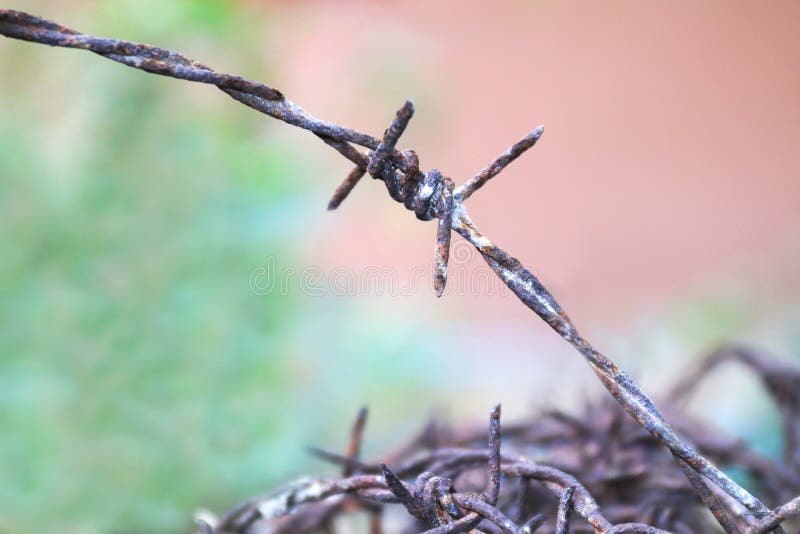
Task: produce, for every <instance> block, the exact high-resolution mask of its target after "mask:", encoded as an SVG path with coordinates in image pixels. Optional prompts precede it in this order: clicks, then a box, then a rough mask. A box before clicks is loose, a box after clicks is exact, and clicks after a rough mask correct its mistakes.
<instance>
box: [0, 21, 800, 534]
mask: <svg viewBox="0 0 800 534" xmlns="http://www.w3.org/2000/svg"><path fill="white" fill-rule="evenodd" d="M0 34H3V35H5V36H7V37H11V38H15V39H21V40H25V41H31V42H35V43H41V44H47V45H51V46H58V47H65V48H78V49H83V50H89V51H91V52H94V53H96V54H98V55H101V56H103V57H106V58H108V59H111V60H113V61H117V62H119V63H123V64H125V65H127V66H130V67H133V68H137V69H140V70H143V71H145V72H149V73H153V74H158V75H162V76H169V77H173V78H178V79H182V80H187V81H194V82H200V83H206V84H212V85H215V86H217V87H218V88H219V89H220V90H222V91H224V92H225V93H227V94H228V95H229V96H231V97H232V98H234V99H236V100H237V101H239V102H241V103H243V104H245V105H247V106H249V107H251V108H253V109H255V110H257V111H260V112H262V113H264V114H266V115H269V116H271V117H273V118H276V119H278V120H281V121H283V122H286V123H288V124H290V125H293V126H297V127H300V128H303V129H306V130H309V131H311V132H313V133H314V134H315V135H317V136H318V137H320V138H321V139H322V140H323V141H324V142H325V143H326V144H328V145H329V146H331V147H332V148H334V149H335V150H337V151H338V152H339V153H340V154H342V155H343V156H344V157H345V158H347V159H348V160H349V161H351V162H352V163H354V164H355V168H354V169H353V170H352V171H351V172H350V174H349V175H348V177H347V178H346V179H345V181H344V182H343V183H342V184H341V185H340V186H339V187H338V188H337V189H336V191H335V193H334V195H333V197H332V199H331V201H330V203H329V205H328V207H329V209H335V208H337V207H338V206H339V205H340V204H341V203H342V201H343V200H344V199H345V198H346V197H347V195H348V194H349V193H350V191H352V189H353V188H354V187H355V186H356V185H357V184H358V182H359V181H360V179H361V178H362V177H363V176H364V175H365V174H369V175H370V176H372V177H373V178H374V179H377V180H381V181H383V183H384V184H385V186H386V188H387V190H388V192H389V195H390V196H391V198H392V199H394V200H396V201H398V202H401V203H403V205H404V206H405V207H406V209H408V210H410V211H413V212H414V213H415V215H416V216H417V218H418V219H420V220H423V221H427V220H432V219H437V218H438V219H439V223H438V226H437V239H436V248H435V260H436V273H435V277H434V286H435V290H436V293H437V295H441V294H442V292H443V290H444V287H445V284H446V280H447V263H448V256H449V247H450V239H451V237H450V236H451V231H452V230H455V231H456V232H457V233H458V234H460V235H461V236H462V237H464V238H465V239H466V240H467V241H468V242H469V243H471V244H472V245H473V246H474V247H475V248H476V249H477V250H478V251H479V252H480V253H481V255H482V256H483V258H484V260H485V261H486V262H487V263H488V265H489V266H490V267H491V268H492V270H493V271H494V272H495V273H496V274H497V276H498V277H499V278H500V279H501V280H502V281H503V282H504V283H505V284H506V285H507V286H508V287H509V288H510V289H511V290H512V291H513V292H514V294H515V295H516V296H517V297H518V298H519V299H520V300H521V301H522V302H523V303H524V304H525V305H526V306H528V307H529V308H530V309H531V310H533V311H534V312H535V313H536V314H537V315H538V316H539V317H540V318H541V319H543V320H544V321H545V322H546V323H547V324H548V325H549V326H550V327H551V328H552V329H553V330H555V331H556V332H557V333H558V334H559V335H560V336H561V337H562V338H564V340H566V341H567V342H568V343H570V344H571V345H572V346H573V347H574V348H575V349H576V350H578V352H580V353H581V354H582V355H583V356H584V358H585V359H586V361H587V362H588V363H589V365H590V366H591V367H592V369H593V370H594V372H595V373H596V374H597V376H598V377H599V378H600V380H601V382H602V383H603V385H604V386H605V388H606V389H607V390H608V391H609V392H610V393H611V395H612V396H613V397H614V398H615V399H616V400H617V402H618V403H619V404H620V405H621V406H622V407H623V408H624V410H625V411H626V412H627V413H628V414H630V415H631V416H632V417H633V419H635V420H636V421H637V422H638V423H639V424H640V425H641V426H642V427H644V428H645V429H646V430H647V431H648V432H649V433H650V434H651V435H652V436H654V437H655V438H656V439H657V440H658V441H659V442H660V443H662V444H663V445H665V446H666V447H667V448H668V449H669V451H670V452H671V453H672V455H673V456H674V457H675V459H676V460H677V461H678V463H679V464H680V466H681V467H683V468H684V471H685V473H686V475H687V476H688V477H689V480H690V481H693V482H694V483H693V487H694V488H695V491H696V492H697V493H698V495H699V496H700V498H701V499H704V502H706V501H707V504H708V505H709V506H710V507H711V509H712V511H713V510H716V513H715V517H717V519H718V521H719V522H720V524H721V526H722V527H723V528H724V529H725V530H726V531H727V532H733V530H731V529H732V527H731V524H732V523H731V521H729V520H728V519H726V517H727V515H724V514H723V512H725V513H726V514H728V513H734V512H732V509H733V508H737V507H740V508H743V509H744V510H745V512H741V511H738V512H735V513H736V515H737V517H739V518H740V519H742V518H744V519H745V520H746V521H747V522H748V524H749V525H750V527H749V528H756V526H757V525H763V524H765V523H763V521H765V520H767V519H770V520H772V521H777V522H778V523H780V521H781V520H782V519H783V518H785V517H788V515H787V514H789V515H791V514H793V513H797V505H796V504H793V503H795V501H791V502H789V503H787V504H786V505H784V506H783V507H779V508H776V509H775V510H770V509H768V508H767V507H766V506H765V505H764V504H763V503H762V502H761V501H759V500H758V499H757V498H756V497H754V496H753V495H752V494H750V493H749V492H748V491H747V490H745V489H744V488H743V487H742V486H740V485H739V484H737V483H736V482H735V481H733V480H732V479H731V478H730V477H728V476H727V475H726V474H725V473H724V472H723V471H721V470H720V469H719V468H718V467H717V466H715V465H714V464H713V463H712V462H710V461H709V460H708V459H707V458H706V457H705V456H704V455H702V454H701V453H700V452H698V450H697V449H696V448H695V447H693V446H692V445H691V444H690V443H689V442H687V441H686V440H684V439H682V438H681V437H680V436H679V435H678V433H676V432H675V430H674V429H673V428H672V426H671V425H670V424H669V423H668V422H667V420H666V419H665V418H664V416H663V415H662V414H661V412H660V411H659V410H658V408H657V407H656V405H655V403H654V402H653V401H652V400H651V399H650V398H649V397H648V396H647V395H646V394H645V393H644V392H643V391H642V390H641V388H640V387H639V386H638V385H637V384H636V383H635V382H634V381H633V380H632V379H631V378H630V376H629V375H628V374H627V373H625V371H623V370H622V369H620V368H619V367H618V366H617V365H616V364H615V363H614V362H613V361H612V360H610V359H609V358H607V357H606V356H605V355H603V354H602V353H601V352H599V351H598V350H596V349H595V348H594V347H593V346H592V345H591V344H590V343H589V341H588V340H586V339H585V338H583V337H582V336H581V335H580V334H579V333H578V331H577V329H576V327H575V325H574V324H573V323H572V321H571V320H570V319H569V317H568V316H567V314H566V312H565V311H564V310H563V309H562V308H561V306H560V305H559V304H558V302H557V301H556V299H555V298H554V297H553V295H552V294H551V293H550V292H549V291H548V290H547V288H545V286H544V285H543V284H542V283H541V282H540V281H539V279H538V278H537V277H536V276H535V275H534V274H533V273H531V272H530V271H529V270H528V269H526V268H525V267H524V266H523V265H522V263H521V262H520V261H519V260H517V259H516V258H514V257H513V256H511V255H510V254H508V253H507V252H506V251H505V250H503V249H502V248H500V247H499V246H497V245H496V244H495V243H494V242H492V241H491V240H490V239H489V238H488V237H487V236H485V235H484V234H482V233H481V231H480V230H479V229H478V227H477V225H476V224H475V223H474V222H473V221H472V219H471V218H470V217H469V215H468V213H467V209H466V207H465V206H464V204H463V202H464V201H465V200H467V199H468V198H469V197H470V196H471V195H473V194H474V193H475V192H476V191H478V190H479V189H480V188H481V187H482V186H483V185H485V184H486V183H487V182H488V181H489V180H490V179H491V178H493V177H494V176H496V175H497V174H498V173H499V172H500V171H502V170H503V169H504V168H505V167H506V166H507V165H508V164H510V163H511V162H513V161H514V160H515V159H516V158H517V157H519V156H520V155H522V154H523V153H524V152H525V151H526V150H527V149H529V148H530V147H532V146H533V145H534V144H535V143H536V142H537V141H538V139H539V138H540V137H541V135H542V133H543V128H542V127H541V126H539V127H538V128H536V129H534V130H533V131H532V132H530V133H529V134H527V135H526V136H524V137H523V138H522V139H521V140H520V141H518V142H517V143H515V144H514V145H512V147H511V148H510V149H509V150H507V151H506V152H504V153H503V154H501V155H500V156H498V157H497V158H496V159H495V161H494V162H492V163H491V164H489V165H488V166H487V167H485V168H484V169H483V170H481V171H480V172H478V173H477V174H476V175H475V176H474V177H472V178H471V179H470V180H468V181H467V182H466V183H465V184H464V185H463V186H461V187H458V188H456V187H455V186H454V183H453V181H452V180H451V179H450V178H449V177H446V176H444V175H443V174H442V173H441V172H440V171H439V170H437V169H430V170H428V171H427V172H422V171H420V167H419V159H418V157H417V155H416V154H415V153H414V152H413V151H412V150H404V151H402V152H400V151H398V150H397V149H396V145H397V143H398V141H399V139H400V137H401V135H402V134H403V132H404V131H405V128H406V127H407V126H408V123H409V121H410V120H411V117H412V116H413V113H414V107H413V104H412V103H411V102H410V101H407V102H406V103H405V104H404V105H403V106H402V107H401V108H400V110H399V111H398V112H397V115H396V116H395V118H394V120H393V121H392V123H391V124H390V126H389V128H387V130H386V131H385V133H384V135H383V137H382V138H380V139H378V138H375V137H373V136H371V135H368V134H365V133H362V132H359V131H357V130H353V129H350V128H345V127H342V126H339V125H336V124H332V123H329V122H326V121H323V120H320V119H318V118H316V117H314V116H312V115H311V114H309V113H308V112H306V111H305V110H304V109H303V108H301V107H300V106H298V105H297V104H295V103H294V102H292V101H290V100H288V99H287V98H286V97H285V96H284V95H283V94H282V93H281V92H280V91H278V90H276V89H274V88H272V87H269V86H267V85H264V84H261V83H258V82H254V81H250V80H246V79H244V78H242V77H239V76H235V75H230V74H224V73H220V72H217V71H214V70H213V69H211V68H210V67H208V66H206V65H203V64H202V63H199V62H197V61H194V60H191V59H189V58H187V57H186V56H183V55H181V54H178V53H176V52H172V51H169V50H165V49H161V48H158V47H154V46H150V45H144V44H139V43H133V42H129V41H122V40H117V39H103V38H97V37H93V36H90V35H86V34H82V33H80V32H78V31H76V30H73V29H71V28H67V27H64V26H61V25H59V24H57V23H55V22H51V21H48V20H46V19H43V18H40V17H37V16H34V15H30V14H27V13H23V12H20V11H15V10H10V9H0ZM353 145H358V146H361V147H363V148H366V149H368V152H367V153H364V152H362V151H360V150H359V149H357V148H356V147H355V146H353ZM795 400H796V399H795ZM785 402H786V404H782V405H781V406H784V407H785V409H790V408H792V407H795V408H796V403H795V401H791V402H790V401H785ZM782 409H784V408H782ZM793 428H794V431H793V432H794V433H793V434H792V435H793V436H794V438H793V439H795V440H797V439H798V430H797V426H795V427H793ZM353 461H355V460H353ZM795 461H796V458H795ZM387 473H388V471H387ZM691 473H696V474H697V475H698V476H697V477H695V476H693V475H692V474H691ZM379 478H380V477H379ZM389 478H391V477H389ZM346 480H350V481H351V483H352V484H355V486H352V487H351V486H347V487H348V488H350V489H349V490H348V491H357V492H359V495H361V496H364V495H365V494H368V493H369V494H371V493H370V492H372V493H374V495H376V496H382V497H387V494H386V492H387V491H389V489H387V487H386V486H385V484H386V483H388V481H387V478H386V477H383V478H381V480H382V482H381V484H383V485H380V484H378V485H375V478H374V477H373V478H369V477H368V478H366V479H361V478H358V477H355V478H352V479H346ZM707 482H710V483H711V484H713V486H715V487H716V488H719V489H720V490H721V491H722V493H723V494H724V496H723V497H722V498H721V499H720V498H717V500H716V501H712V500H711V499H710V497H709V494H708V493H707V491H706V490H708V491H711V488H709V486H708V485H707ZM404 484H405V483H404ZM703 488H705V489H703ZM339 489H340V490H341V489H342V487H339ZM395 489H396V490H398V491H399V490H400V486H397V485H395ZM407 489H408V488H407ZM416 489H419V488H416ZM565 490H566V488H561V489H560V491H561V492H563V491H565ZM327 491H329V492H331V493H330V494H331V495H332V494H335V493H336V492H335V491H334V488H333V487H331V488H328V490H327ZM493 491H494V490H492V492H493ZM365 492H366V493H365ZM381 492H383V493H381ZM409 492H411V489H409ZM574 492H575V495H573V496H572V498H571V499H565V502H564V503H563V508H564V509H569V508H572V509H574V510H575V511H576V512H578V513H579V514H580V506H579V504H580V495H581V493H580V491H579V490H577V489H575V490H574ZM389 493H390V494H392V498H394V499H397V498H399V497H398V496H397V495H394V494H393V493H391V491H389ZM411 495H412V496H413V495H414V494H413V493H411ZM704 495H705V497H704ZM485 497H486V496H485V495H484V499H482V500H475V498H473V497H470V498H469V499H467V498H466V497H464V498H465V499H467V500H464V501H463V502H460V503H459V505H463V506H465V507H467V509H469V506H473V507H475V508H480V510H473V511H472V513H471V514H469V515H468V516H465V517H464V518H461V519H459V520H460V521H462V523H463V524H471V522H474V521H476V520H477V516H476V517H472V516H473V515H474V514H478V515H480V514H481V513H482V512H486V510H487V509H486V506H491V505H490V504H488V502H487V501H486V498H485ZM378 500H380V499H378ZM490 500H491V499H490ZM407 504H408V505H409V506H411V501H409V502H408V503H407ZM778 523H776V525H775V526H774V527H770V528H772V529H773V530H774V531H775V532H782V529H781V528H780V526H778ZM602 525H604V526H603V527H602V528H600V527H597V528H598V531H602V532H612V531H614V532H618V531H619V530H614V529H615V528H616V527H613V528H611V527H608V526H607V525H605V524H604V523H603V524H602ZM562 528H567V527H562ZM637 528H638V527H637ZM758 528H761V527H758ZM642 532H650V531H644V530H643V531H642Z"/></svg>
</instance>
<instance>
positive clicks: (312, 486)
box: [200, 347, 800, 534]
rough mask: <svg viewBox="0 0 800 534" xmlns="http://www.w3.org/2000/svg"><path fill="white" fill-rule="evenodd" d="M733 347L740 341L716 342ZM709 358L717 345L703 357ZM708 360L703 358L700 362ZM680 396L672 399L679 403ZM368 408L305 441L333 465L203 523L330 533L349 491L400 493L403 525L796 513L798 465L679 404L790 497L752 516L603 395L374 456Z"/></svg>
mask: <svg viewBox="0 0 800 534" xmlns="http://www.w3.org/2000/svg"><path fill="white" fill-rule="evenodd" d="M738 350H745V349H743V348H737V347H727V348H725V349H721V351H719V352H721V353H725V354H730V353H731V352H736V351H738ZM747 350H748V351H749V352H750V353H751V354H758V353H756V352H755V351H753V350H752V349H747ZM715 354H716V353H715ZM757 357H758V360H757V363H756V364H755V365H754V366H750V369H751V370H752V371H753V372H754V373H756V374H757V375H758V376H763V374H764V373H769V372H770V370H772V369H775V368H777V367H782V368H784V369H786V370H789V371H791V373H792V374H793V375H795V376H800V369H797V368H794V367H789V366H787V365H785V364H777V363H775V361H774V360H771V359H769V358H766V357H763V355H758V356H757ZM716 360H717V356H716V355H712V356H711V357H710V358H709V359H708V360H705V361H708V362H713V361H716ZM715 368H716V365H714V364H708V369H709V370H713V369H715ZM709 372H710V371H709ZM703 376H705V374H704V375H703ZM767 391H768V393H769V394H770V396H771V397H772V398H773V399H775V400H776V401H777V400H778V398H780V395H779V394H778V393H776V391H775V390H773V389H770V388H769V387H768V388H767ZM681 399H682V397H681V398H678V399H676V401H675V404H674V405H671V406H670V407H671V408H675V409H678V408H679V403H680V400H681ZM364 414H365V412H364V411H363V410H362V411H361V412H360V413H359V416H358V417H357V423H356V424H355V425H354V430H353V432H352V433H351V438H350V440H349V444H348V446H347V452H346V454H343V455H340V454H336V453H333V452H329V451H326V450H322V449H311V452H312V454H314V455H315V456H317V457H319V458H320V459H322V460H324V461H326V462H329V463H333V464H335V465H339V466H341V468H342V476H341V478H310V479H303V480H299V481H296V482H294V483H291V484H289V485H287V486H285V487H283V488H280V489H278V490H276V491H274V492H273V493H271V494H269V495H265V496H263V497H259V498H256V499H252V500H249V501H246V502H245V503H242V504H241V505H239V506H237V507H235V508H234V509H232V510H231V511H230V512H228V513H226V514H224V515H223V516H221V517H219V518H217V517H213V516H208V515H206V516H205V520H202V519H201V521H203V524H202V526H201V527H200V530H201V532H210V533H216V534H263V533H272V534H288V533H293V532H333V525H334V524H335V523H336V521H337V520H341V519H342V518H343V517H345V513H346V512H347V511H348V507H347V506H346V504H347V503H351V504H352V506H351V507H350V508H349V510H354V509H358V508H361V509H365V510H368V513H369V514H370V518H381V517H382V516H381V514H380V510H381V509H382V508H384V507H385V506H386V505H387V504H390V503H398V504H401V505H403V507H404V508H405V509H406V511H407V512H408V515H409V516H410V517H411V518H413V520H414V522H413V523H412V524H410V525H406V529H405V530H403V531H404V532H424V533H426V534H430V533H437V534H440V533H450V532H467V531H470V529H478V530H477V531H478V532H489V533H495V532H502V533H515V534H522V533H525V534H531V533H534V532H543V531H547V532H555V533H557V534H563V533H572V534H579V533H590V532H594V533H597V532H605V533H621V532H628V533H644V534H656V533H659V534H665V533H669V532H672V533H675V534H712V533H715V532H718V528H717V527H716V526H715V525H714V524H713V521H709V519H708V517H707V516H706V513H705V511H706V509H708V508H709V502H716V503H717V505H718V506H719V507H720V509H718V510H716V511H715V510H711V511H712V513H714V514H715V515H717V514H718V513H719V514H720V516H721V518H722V521H721V522H720V523H721V524H724V525H726V526H725V528H727V529H728V530H729V531H731V532H741V533H743V534H744V533H748V534H750V533H753V534H754V533H762V532H766V531H768V530H769V529H771V528H775V527H776V526H777V525H778V524H779V523H780V522H781V521H783V520H786V519H787V518H789V517H791V516H792V515H797V513H798V506H800V499H798V498H795V499H792V496H793V495H795V494H796V493H798V492H800V470H797V469H795V468H791V467H787V466H786V465H783V464H779V463H775V462H773V461H771V460H769V459H767V458H765V457H763V456H760V455H756V454H755V453H753V452H752V451H751V450H750V449H749V448H747V447H746V446H745V445H744V444H743V443H742V442H741V441H739V440H734V439H729V438H725V437H724V436H723V433H721V432H719V431H718V430H716V429H713V428H711V427H710V426H709V424H708V423H706V422H699V421H695V420H692V419H691V418H690V417H688V416H687V415H686V414H685V413H678V414H676V415H677V416H679V417H678V419H679V420H680V421H681V422H682V427H681V431H682V432H683V433H684V434H685V435H686V436H688V438H689V439H690V440H691V441H692V442H693V443H694V444H695V446H696V447H697V448H698V449H699V450H700V451H702V452H703V454H705V455H707V456H708V457H710V458H712V459H713V460H714V461H715V462H717V463H719V464H720V465H724V466H728V467H734V466H735V467H737V468H738V469H740V470H741V471H742V472H743V473H744V475H745V476H747V477H749V478H750V479H751V480H752V481H753V484H754V486H755V487H756V488H758V489H759V490H761V491H762V492H763V493H764V494H765V495H766V497H767V498H768V499H769V500H770V501H773V502H786V503H787V504H785V505H783V506H779V507H778V508H776V509H775V510H773V511H772V512H771V513H770V514H769V515H767V516H765V517H764V518H762V519H761V520H759V521H757V522H752V523H751V521H750V520H749V519H748V515H747V513H746V511H744V509H743V507H741V506H739V509H736V508H735V507H731V505H730V503H726V502H725V499H726V496H725V494H724V493H722V492H720V491H715V490H714V489H713V488H710V487H708V486H707V485H706V484H705V482H703V481H702V477H701V476H700V475H699V474H698V473H697V472H696V471H694V470H693V469H691V468H688V466H685V464H680V465H676V463H675V462H674V461H672V459H671V457H670V455H669V454H667V453H666V451H664V449H663V447H662V445H661V442H660V441H659V440H658V439H656V438H655V437H653V436H652V435H650V434H648V433H647V432H646V431H645V430H643V429H642V428H641V427H640V426H639V425H638V424H637V423H636V422H635V421H634V420H632V419H631V418H629V417H627V416H626V415H625V413H624V412H623V410H621V409H620V407H619V406H617V405H615V404H613V403H611V402H609V401H605V402H601V403H594V404H591V405H589V406H587V407H586V409H585V410H583V411H582V413H581V415H580V416H573V415H570V414H567V413H564V412H560V411H550V412H545V413H543V414H541V415H540V416H538V417H536V418H534V419H532V420H530V421H524V422H520V423H517V424H514V425H509V426H507V427H506V428H504V429H503V430H502V432H501V429H500V407H499V406H496V407H495V408H494V409H493V410H492V412H491V414H490V418H489V432H488V440H486V435H487V433H486V431H485V430H482V429H462V430H454V429H451V428H448V427H446V426H444V425H442V424H441V423H432V424H429V425H428V426H426V427H425V429H424V430H423V431H422V432H421V433H420V434H419V435H418V436H416V437H415V438H413V439H412V440H411V441H410V443H408V444H406V445H404V446H402V447H400V449H398V451H396V452H394V453H389V454H387V455H386V457H385V458H386V460H384V462H375V463H373V462H364V461H362V460H359V459H355V458H354V457H353V455H352V451H353V450H354V443H355V442H357V441H360V440H361V439H362V436H363V430H364V427H363V422H364V417H365V415H364ZM501 436H502V447H503V450H502V451H501ZM784 438H785V444H786V445H788V444H790V443H792V442H791V440H790V438H789V437H788V436H787V435H786V434H784ZM484 440H486V441H484ZM358 448H359V447H358V446H355V449H358ZM387 462H388V464H390V465H391V466H392V467H388V466H387ZM682 469H685V470H686V471H685V473H684V472H683V471H682ZM345 473H349V475H346V474H345ZM684 474H686V475H688V476H687V477H684ZM698 484H699V485H701V486H700V487H702V488H704V489H703V495H702V499H701V500H698V499H697V498H696V494H695V492H696V491H697V485H698ZM456 488H458V490H456ZM594 495H597V496H598V499H595V498H594ZM728 499H729V498H728ZM600 502H602V505H601V504H600ZM704 506H705V507H704ZM387 528H392V529H393V530H385V529H387ZM370 529H371V530H370V532H371V533H372V534H380V533H382V532H384V531H389V532H394V531H400V530H402V527H401V526H400V525H397V524H391V523H390V521H389V520H388V519H386V518H383V519H382V520H380V521H378V522H371V523H370Z"/></svg>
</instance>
